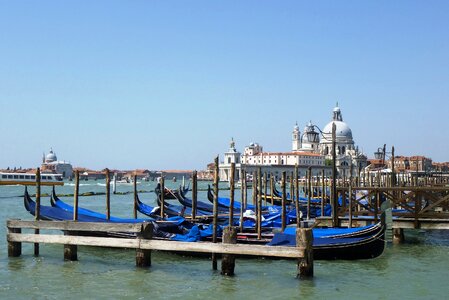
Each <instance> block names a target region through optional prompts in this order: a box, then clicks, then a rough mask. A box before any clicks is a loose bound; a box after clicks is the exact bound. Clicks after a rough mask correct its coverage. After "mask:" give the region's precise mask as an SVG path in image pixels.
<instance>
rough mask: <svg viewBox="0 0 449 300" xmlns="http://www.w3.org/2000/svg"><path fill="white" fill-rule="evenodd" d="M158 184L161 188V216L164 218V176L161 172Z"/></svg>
mask: <svg viewBox="0 0 449 300" xmlns="http://www.w3.org/2000/svg"><path fill="white" fill-rule="evenodd" d="M159 186H160V188H161V192H160V194H159V195H160V196H159V197H161V210H160V211H161V218H165V211H164V209H165V182H164V176H163V174H162V173H161V181H160V183H159Z"/></svg>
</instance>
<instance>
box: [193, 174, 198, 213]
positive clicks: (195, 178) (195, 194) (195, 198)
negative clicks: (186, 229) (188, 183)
mask: <svg viewBox="0 0 449 300" xmlns="http://www.w3.org/2000/svg"><path fill="white" fill-rule="evenodd" d="M197 184H198V172H197V171H196V170H195V171H193V174H192V221H195V219H196V207H197V201H198V186H197Z"/></svg>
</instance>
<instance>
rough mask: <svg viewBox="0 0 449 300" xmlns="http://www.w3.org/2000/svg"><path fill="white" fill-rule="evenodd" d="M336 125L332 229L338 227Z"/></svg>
mask: <svg viewBox="0 0 449 300" xmlns="http://www.w3.org/2000/svg"><path fill="white" fill-rule="evenodd" d="M336 128H337V127H336V125H335V122H333V123H332V227H338V226H339V225H340V224H339V222H338V196H337V149H336V147H337V142H336V139H337V138H336V130H337V129H336Z"/></svg>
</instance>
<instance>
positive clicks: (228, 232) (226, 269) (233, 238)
mask: <svg viewBox="0 0 449 300" xmlns="http://www.w3.org/2000/svg"><path fill="white" fill-rule="evenodd" d="M222 243H223V244H237V229H236V228H235V227H233V226H227V227H225V228H224V230H223V242H222ZM234 269H235V255H233V254H223V256H222V259H221V274H222V275H226V276H233V275H234Z"/></svg>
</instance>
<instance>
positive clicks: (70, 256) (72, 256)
mask: <svg viewBox="0 0 449 300" xmlns="http://www.w3.org/2000/svg"><path fill="white" fill-rule="evenodd" d="M64 235H75V236H76V235H78V234H77V232H75V231H73V232H72V231H66V232H64ZM64 260H70V261H77V260H78V246H77V245H64Z"/></svg>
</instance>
